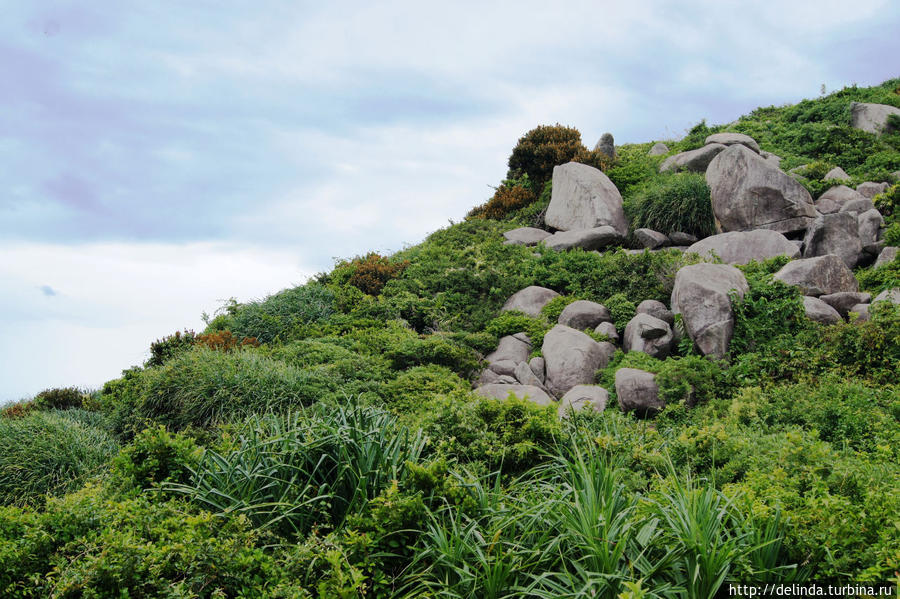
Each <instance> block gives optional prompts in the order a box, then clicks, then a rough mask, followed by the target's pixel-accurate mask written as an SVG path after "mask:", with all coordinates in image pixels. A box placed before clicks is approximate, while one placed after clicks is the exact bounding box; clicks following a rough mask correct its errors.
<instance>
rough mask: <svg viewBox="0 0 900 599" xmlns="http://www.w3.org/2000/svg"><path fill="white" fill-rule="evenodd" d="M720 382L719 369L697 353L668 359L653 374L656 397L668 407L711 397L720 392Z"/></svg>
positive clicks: (694, 402)
mask: <svg viewBox="0 0 900 599" xmlns="http://www.w3.org/2000/svg"><path fill="white" fill-rule="evenodd" d="M722 383H723V380H722V370H721V368H719V366H718V365H717V364H716V363H715V362H712V361H710V360H707V359H706V358H703V357H700V356H686V357H684V358H671V359H668V360H666V361H664V362H663V363H662V366H660V369H659V372H658V373H657V375H656V384H657V385H659V396H660V397H661V398H662V399H663V400H665V402H666V405H667V406H668V405H670V404H673V403H675V402H679V401H683V402H684V403H685V404H687V405H688V406H694V405H696V404H697V403H699V402H701V401H706V400H708V399H711V398H713V397H715V396H716V395H717V394H718V393H720V392H721V387H722Z"/></svg>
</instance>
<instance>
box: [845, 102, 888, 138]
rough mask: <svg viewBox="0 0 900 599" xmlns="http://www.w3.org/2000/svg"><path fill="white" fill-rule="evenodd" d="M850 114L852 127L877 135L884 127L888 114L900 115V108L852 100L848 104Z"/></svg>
mask: <svg viewBox="0 0 900 599" xmlns="http://www.w3.org/2000/svg"><path fill="white" fill-rule="evenodd" d="M850 114H851V119H852V123H853V126H854V127H856V128H857V129H862V130H863V131H868V132H869V133H874V134H875V135H879V134H881V133H882V132H883V131H884V129H885V126H886V125H887V120H888V116H889V115H892V114H896V115H897V116H900V108H895V107H893V106H888V105H887V104H869V103H866V102H853V103H852V104H850Z"/></svg>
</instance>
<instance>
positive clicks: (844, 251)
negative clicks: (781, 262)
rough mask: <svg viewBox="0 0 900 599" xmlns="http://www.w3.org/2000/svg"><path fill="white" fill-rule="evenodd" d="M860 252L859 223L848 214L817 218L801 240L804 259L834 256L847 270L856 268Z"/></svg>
mask: <svg viewBox="0 0 900 599" xmlns="http://www.w3.org/2000/svg"><path fill="white" fill-rule="evenodd" d="M861 251H862V244H861V243H860V240H859V223H858V221H857V218H856V217H855V216H853V214H851V213H849V212H837V213H835V214H823V215H822V216H819V217H818V218H816V219H815V220H814V221H813V222H812V224H810V226H809V228H808V229H807V230H806V236H805V237H804V238H803V257H804V258H814V257H816V256H826V255H828V254H834V255H835V256H839V257H840V259H841V260H843V261H844V264H846V265H847V267H848V268H853V267H854V266H856V263H857V261H858V260H859V253H860V252H861Z"/></svg>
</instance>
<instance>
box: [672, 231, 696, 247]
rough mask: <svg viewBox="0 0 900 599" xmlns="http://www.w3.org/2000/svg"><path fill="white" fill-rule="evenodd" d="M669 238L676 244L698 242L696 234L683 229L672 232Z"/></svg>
mask: <svg viewBox="0 0 900 599" xmlns="http://www.w3.org/2000/svg"><path fill="white" fill-rule="evenodd" d="M669 239H671V240H672V243H673V244H674V245H691V244H692V243H697V236H696V235H691V234H690V233H684V232H682V231H676V232H674V233H670V234H669Z"/></svg>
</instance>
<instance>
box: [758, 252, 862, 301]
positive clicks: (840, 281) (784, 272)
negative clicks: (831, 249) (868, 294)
mask: <svg viewBox="0 0 900 599" xmlns="http://www.w3.org/2000/svg"><path fill="white" fill-rule="evenodd" d="M774 278H775V280H776V281H781V282H782V283H785V284H787V285H795V286H797V287H799V288H800V290H801V291H802V292H803V295H812V296H814V297H819V296H820V295H828V294H830V293H837V292H839V291H858V290H859V283H858V282H857V281H856V277H854V276H853V272H852V271H851V270H850V269H849V268H847V265H846V264H845V263H844V261H843V260H842V259H841V258H840V257H838V256H835V255H832V254H829V255H828V256H819V257H818V258H803V259H801V260H794V261H792V262H788V263H787V264H785V265H784V266H783V267H782V268H781V270H779V271H778V272H776V273H775V275H774Z"/></svg>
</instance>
